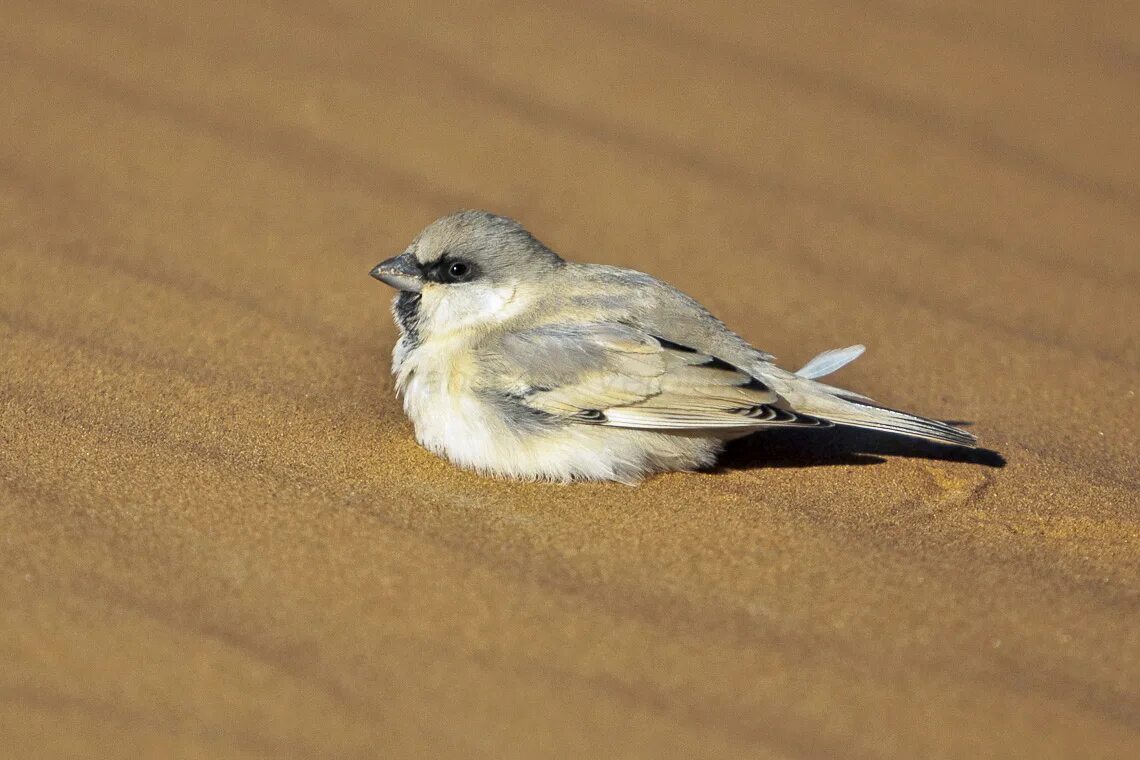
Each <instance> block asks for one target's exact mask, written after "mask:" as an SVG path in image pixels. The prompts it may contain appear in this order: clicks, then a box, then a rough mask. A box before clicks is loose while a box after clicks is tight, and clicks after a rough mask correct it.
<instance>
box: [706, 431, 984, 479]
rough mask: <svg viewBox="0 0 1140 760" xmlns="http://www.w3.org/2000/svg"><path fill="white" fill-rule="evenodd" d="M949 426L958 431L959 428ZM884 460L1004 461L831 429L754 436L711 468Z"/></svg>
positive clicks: (935, 445)
mask: <svg viewBox="0 0 1140 760" xmlns="http://www.w3.org/2000/svg"><path fill="white" fill-rule="evenodd" d="M955 424H957V425H959V426H961V425H962V424H964V423H961V422H956V423H955ZM888 456H895V457H913V458H917V459H937V460H941V461H945V462H968V463H970V464H979V465H982V466H984V467H997V468H1000V467H1005V457H1003V456H1002V455H1001V454H1000V453H998V452H996V451H993V450H992V449H983V448H977V449H968V448H964V447H961V446H949V445H946V444H939V443H934V442H931V441H925V440H922V439H918V438H905V437H902V436H897V435H891V434H889V433H879V432H876V431H874V430H861V429H858V428H849V427H839V426H837V427H833V428H826V429H823V430H820V429H802V428H800V429H797V428H790V427H789V428H772V429H769V430H764V431H762V432H759V433H755V434H753V435H750V436H748V437H747V438H742V439H740V440H738V441H734V442H732V443H730V444H729V445H728V448H727V449H725V453H724V455H723V456H721V458H720V461H719V463H718V467H717V469H721V470H751V469H757V468H761V467H824V466H828V465H872V464H881V463H883V462H885V461H887V460H886V459H885V457H888Z"/></svg>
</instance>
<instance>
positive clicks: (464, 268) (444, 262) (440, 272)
mask: <svg viewBox="0 0 1140 760" xmlns="http://www.w3.org/2000/svg"><path fill="white" fill-rule="evenodd" d="M479 274H480V272H479V267H478V266H476V265H475V264H474V263H472V262H470V261H467V260H466V259H461V258H458V257H455V256H452V255H451V254H447V253H445V254H444V255H443V256H440V257H439V259H438V260H436V261H434V262H432V263H431V264H427V265H425V266H424V275H423V277H424V279H425V280H427V281H428V282H438V283H440V284H441V285H451V284H454V283H457V282H470V281H471V280H474V279H475V278H476V277H478V276H479Z"/></svg>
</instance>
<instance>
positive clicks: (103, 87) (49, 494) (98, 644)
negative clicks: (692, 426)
mask: <svg viewBox="0 0 1140 760" xmlns="http://www.w3.org/2000/svg"><path fill="white" fill-rule="evenodd" d="M136 6H137V7H136ZM176 9H177V10H176ZM2 15H3V20H4V23H3V25H2V28H0V103H2V104H3V105H2V109H3V114H4V115H3V129H2V134H3V138H2V139H0V267H2V272H3V276H2V277H0V346H2V348H0V610H2V618H0V619H2V624H0V736H3V737H4V738H3V741H4V744H5V751H6V752H8V753H11V755H10V756H12V757H20V758H36V757H45V758H57V757H80V756H82V757H96V756H98V757H163V758H171V757H208V758H231V757H233V758H237V757H275V758H280V757H338V758H353V757H408V756H418V757H495V758H503V757H536V756H549V757H582V756H591V755H592V756H599V757H647V758H648V757H654V758H659V757H740V756H751V757H835V756H842V757H851V758H864V757H866V758H913V757H976V756H1007V757H1013V756H1018V757H1093V756H1096V757H1111V756H1117V757H1121V756H1125V755H1127V754H1128V753H1129V752H1130V751H1132V752H1134V751H1135V748H1136V747H1137V746H1138V742H1140V690H1138V689H1137V684H1138V683H1140V625H1138V623H1140V498H1138V488H1140V484H1138V478H1137V461H1138V455H1140V439H1138V437H1137V435H1136V426H1137V422H1138V421H1140V415H1138V414H1137V411H1138V409H1137V407H1138V400H1137V397H1136V393H1137V389H1138V386H1137V378H1138V376H1140V375H1138V369H1140V339H1138V334H1137V333H1138V328H1137V324H1138V322H1140V320H1138V319H1137V300H1138V295H1140V253H1138V242H1137V241H1138V240H1140V158H1138V151H1137V143H1136V136H1137V133H1136V114H1137V112H1140V87H1138V86H1137V82H1138V80H1137V77H1138V71H1140V64H1138V62H1140V36H1138V35H1137V30H1140V16H1138V14H1137V11H1136V8H1135V6H1132V7H1126V5H1125V4H1123V3H1119V4H1118V3H1108V4H1099V5H1097V6H1096V8H1093V7H1092V6H1088V5H1087V4H1084V3H1075V2H1074V3H1064V2H1052V3H1049V4H1048V5H1047V6H1042V5H1041V3H1039V2H1037V1H1036V0H1034V1H1033V2H1029V0H1020V1H1019V2H1014V3H1011V4H1005V5H1003V6H999V7H995V6H993V4H991V3H982V2H976V1H975V0H970V1H968V2H963V3H958V4H955V5H954V6H953V7H948V6H946V5H945V4H943V3H938V2H933V1H927V0H905V1H903V2H895V1H894V0H890V2H878V1H876V2H867V3H859V4H846V3H833V2H828V1H827V0H808V1H807V2H805V3H795V4H788V3H770V4H768V5H767V6H766V7H764V8H756V7H754V6H753V4H751V3H740V2H733V1H732V0H708V1H707V2H701V3H699V4H694V3H690V2H681V1H680V0H670V1H669V2H652V3H650V2H646V1H644V0H642V1H640V2H639V1H638V0H628V1H625V2H623V0H605V1H604V2H603V1H601V0H591V1H590V2H586V3H581V2H577V0H576V1H575V2H568V1H563V0H554V1H553V2H550V3H545V2H544V3H537V4H533V3H503V4H494V5H483V4H478V5H474V6H471V7H468V6H466V5H464V6H453V7H448V6H446V5H442V4H440V5H436V4H434V3H422V2H421V3H404V4H400V3H391V4H389V3H369V2H363V0H361V1H360V2H348V1H347V0H346V1H344V2H336V1H332V2H328V3H310V2H302V1H301V0H283V1H282V2H264V3H257V4H245V3H227V2H208V1H206V0H194V1H193V2H187V3H178V4H142V3H138V4H136V3H129V2H127V0H93V1H92V2H86V1H83V2H80V1H79V0H68V1H67V2H60V3H42V2H35V1H33V0H9V1H8V2H6V3H5V4H4V11H3V14H2ZM466 206H476V207H485V208H490V209H493V210H496V211H499V212H502V213H507V214H511V215H513V216H516V217H518V218H520V219H522V220H523V221H524V222H525V223H526V224H527V225H528V226H530V227H531V228H532V229H533V230H534V231H535V232H536V233H537V234H538V235H539V236H540V237H541V238H542V239H544V240H546V241H547V242H548V243H550V244H551V245H552V246H554V247H555V248H556V249H557V250H560V251H561V252H563V253H564V255H566V256H568V257H570V258H575V259H579V260H587V261H598V262H608V263H614V264H621V265H628V266H633V267H637V268H640V269H643V270H646V271H649V272H651V273H653V274H655V275H658V276H661V277H664V278H666V279H668V280H670V281H672V282H674V283H676V284H678V285H680V286H682V287H683V288H684V289H685V290H687V291H688V292H690V293H691V294H692V295H694V296H695V297H697V298H699V299H700V300H701V301H703V302H704V303H706V304H707V305H708V306H709V307H710V308H712V309H713V310H714V311H715V312H716V313H717V314H718V315H719V316H721V317H722V318H723V319H724V320H726V321H727V322H728V323H729V324H730V325H731V326H732V327H733V328H735V329H736V330H737V331H739V332H740V333H742V334H743V335H744V336H746V337H747V338H748V339H749V340H751V341H753V342H754V343H755V344H756V345H758V346H760V347H762V348H764V349H766V350H768V351H771V352H773V353H775V354H777V355H778V356H779V357H781V359H782V360H783V362H784V363H785V365H786V366H791V367H795V366H798V365H799V363H801V362H803V361H804V360H806V359H807V358H809V357H810V356H811V355H813V354H814V353H816V352H817V351H819V350H822V349H825V348H830V347H835V346H842V345H848V344H851V343H856V342H862V343H866V344H867V345H868V346H869V347H870V350H869V352H868V354H867V356H865V357H864V358H862V359H861V360H860V361H859V362H857V363H856V364H854V365H852V366H851V367H850V368H848V369H845V370H843V372H842V373H841V375H839V376H838V377H837V378H836V380H837V382H842V383H843V384H844V385H847V386H849V387H853V388H856V389H858V390H861V391H863V392H865V393H868V394H870V395H873V396H875V397H876V398H878V399H880V400H881V401H883V402H886V403H890V404H893V405H897V406H901V407H905V408H908V409H913V410H916V411H920V412H923V413H925V414H928V415H932V416H938V417H942V418H946V419H954V420H961V421H965V422H969V423H971V430H973V431H974V432H975V433H976V434H977V435H978V436H979V437H980V438H981V440H982V442H983V444H984V446H985V447H986V449H987V451H983V452H980V453H979V454H977V455H975V456H957V457H955V456H952V454H951V453H950V452H947V451H946V450H940V449H935V448H931V447H922V446H910V445H906V444H901V443H897V442H892V441H890V440H888V439H884V438H881V437H875V436H868V435H861V434H856V433H836V434H833V435H832V434H826V433H815V434H810V435H809V434H796V435H793V434H790V433H779V434H776V433H773V434H769V435H765V436H763V437H759V438H753V439H751V440H750V441H749V442H748V443H747V444H746V445H744V446H741V447H739V448H737V449H736V450H735V451H734V452H733V453H732V454H731V455H730V456H729V457H728V459H727V460H726V463H725V464H726V466H725V467H724V468H722V469H721V470H720V471H717V472H714V473H705V474H674V475H667V476H663V477H658V478H655V479H653V480H651V481H649V482H647V483H645V484H644V485H642V486H641V487H639V488H635V489H634V488H628V487H625V486H620V485H580V486H572V487H565V486H549V485H547V486H544V485H521V484H512V483H506V482H495V481H490V480H485V479H481V478H479V477H476V476H473V475H470V474H467V473H464V472H461V471H458V470H456V469H454V468H452V467H451V466H450V465H448V464H447V463H446V462H444V461H441V460H439V459H437V458H435V457H433V456H431V455H430V454H428V453H426V452H425V451H423V450H421V449H419V448H418V447H417V446H416V444H415V443H414V441H413V439H412V436H411V429H410V426H409V424H408V422H407V421H406V420H405V419H404V417H403V415H402V414H401V413H400V410H399V407H398V404H397V403H396V401H395V399H394V397H393V389H392V382H391V380H390V378H389V376H388V355H389V351H390V350H391V347H392V343H393V340H394V328H393V326H392V324H391V321H390V319H389V316H388V313H387V307H388V300H389V297H390V293H389V291H387V289H385V288H384V287H383V286H382V285H380V284H378V283H376V282H375V281H373V280H371V279H370V278H369V277H368V276H367V272H368V270H369V268H371V267H372V265H374V264H375V263H376V262H377V261H379V260H380V259H382V258H386V257H387V256H389V255H391V254H394V253H396V252H398V251H399V250H401V249H402V248H403V247H404V246H405V245H406V243H407V242H408V240H410V238H411V237H412V235H413V234H414V233H415V232H416V231H418V230H419V229H420V228H421V227H422V226H423V225H425V224H426V223H427V222H429V221H430V220H432V219H433V218H435V217H436V216H438V215H440V214H442V213H445V212H448V211H451V210H453V209H455V208H459V207H466Z"/></svg>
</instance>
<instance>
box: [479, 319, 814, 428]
mask: <svg viewBox="0 0 1140 760" xmlns="http://www.w3.org/2000/svg"><path fill="white" fill-rule="evenodd" d="M478 355H479V361H480V364H481V370H482V372H481V373H480V375H481V377H483V378H485V382H486V387H485V388H483V389H482V390H484V391H487V392H494V393H497V394H499V395H500V396H503V397H507V398H509V399H511V400H513V401H514V402H515V403H518V404H520V405H523V406H524V407H527V408H529V409H532V410H535V411H538V412H543V413H545V414H549V415H552V416H555V417H560V418H564V419H567V420H571V421H576V422H586V423H591V424H599V425H610V426H613V427H625V428H642V429H655V430H693V429H713V430H725V429H730V428H757V427H764V426H769V425H805V424H806V425H824V424H827V423H826V422H824V421H822V420H819V419H817V418H814V417H809V416H806V415H802V414H798V413H796V412H794V411H793V410H792V409H791V408H790V406H788V404H787V403H786V402H785V401H784V400H783V399H782V398H781V397H780V396H779V394H777V393H776V392H775V391H773V390H772V389H771V388H770V387H768V386H767V385H766V384H764V383H763V382H761V381H760V380H758V379H756V378H754V377H752V376H751V375H750V374H749V373H748V372H745V371H744V370H741V369H739V368H737V367H735V366H733V365H731V364H729V363H727V362H725V361H723V360H721V359H717V358H715V357H713V356H710V355H708V354H705V353H701V352H700V351H697V350H695V349H692V348H690V347H688V346H684V345H681V344H678V343H674V342H672V341H669V340H666V339H664V338H659V337H656V336H654V335H651V334H650V333H648V332H643V331H641V330H637V329H635V328H632V327H629V326H627V325H623V324H619V323H612V322H592V323H582V324H558V325H543V326H538V327H533V328H531V329H527V330H521V331H517V332H511V333H506V334H504V335H502V336H500V337H499V338H497V339H496V340H494V341H492V342H490V343H489V344H485V345H484V346H483V347H482V348H481V349H480V351H479V353H478Z"/></svg>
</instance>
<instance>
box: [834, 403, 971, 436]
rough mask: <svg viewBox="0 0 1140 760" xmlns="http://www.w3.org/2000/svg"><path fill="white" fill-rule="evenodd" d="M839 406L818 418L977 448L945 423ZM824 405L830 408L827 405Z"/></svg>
mask: <svg viewBox="0 0 1140 760" xmlns="http://www.w3.org/2000/svg"><path fill="white" fill-rule="evenodd" d="M841 403H842V406H841V407H839V408H835V409H833V408H829V409H828V410H827V411H826V412H821V413H820V414H819V416H821V417H823V418H825V419H828V420H831V421H832V422H834V423H836V424H839V425H850V426H851V427H858V428H867V429H870V430H881V431H883V432H886V433H897V434H899V435H906V436H910V437H912V438H924V439H926V440H928V441H936V442H938V443H948V444H951V445H954V446H967V447H969V448H974V447H976V446H977V445H978V439H977V438H976V437H974V436H973V435H971V434H970V433H967V432H966V431H965V430H959V429H958V428H956V427H954V426H953V425H947V424H946V423H945V422H939V421H938V420H931V419H927V418H926V417H919V416H917V415H914V414H907V413H906V412H900V411H898V410H897V409H890V408H888V407H885V406H879V405H877V404H869V403H867V402H866V401H856V400H844V401H842V402H841ZM828 406H829V407H830V405H828Z"/></svg>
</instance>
